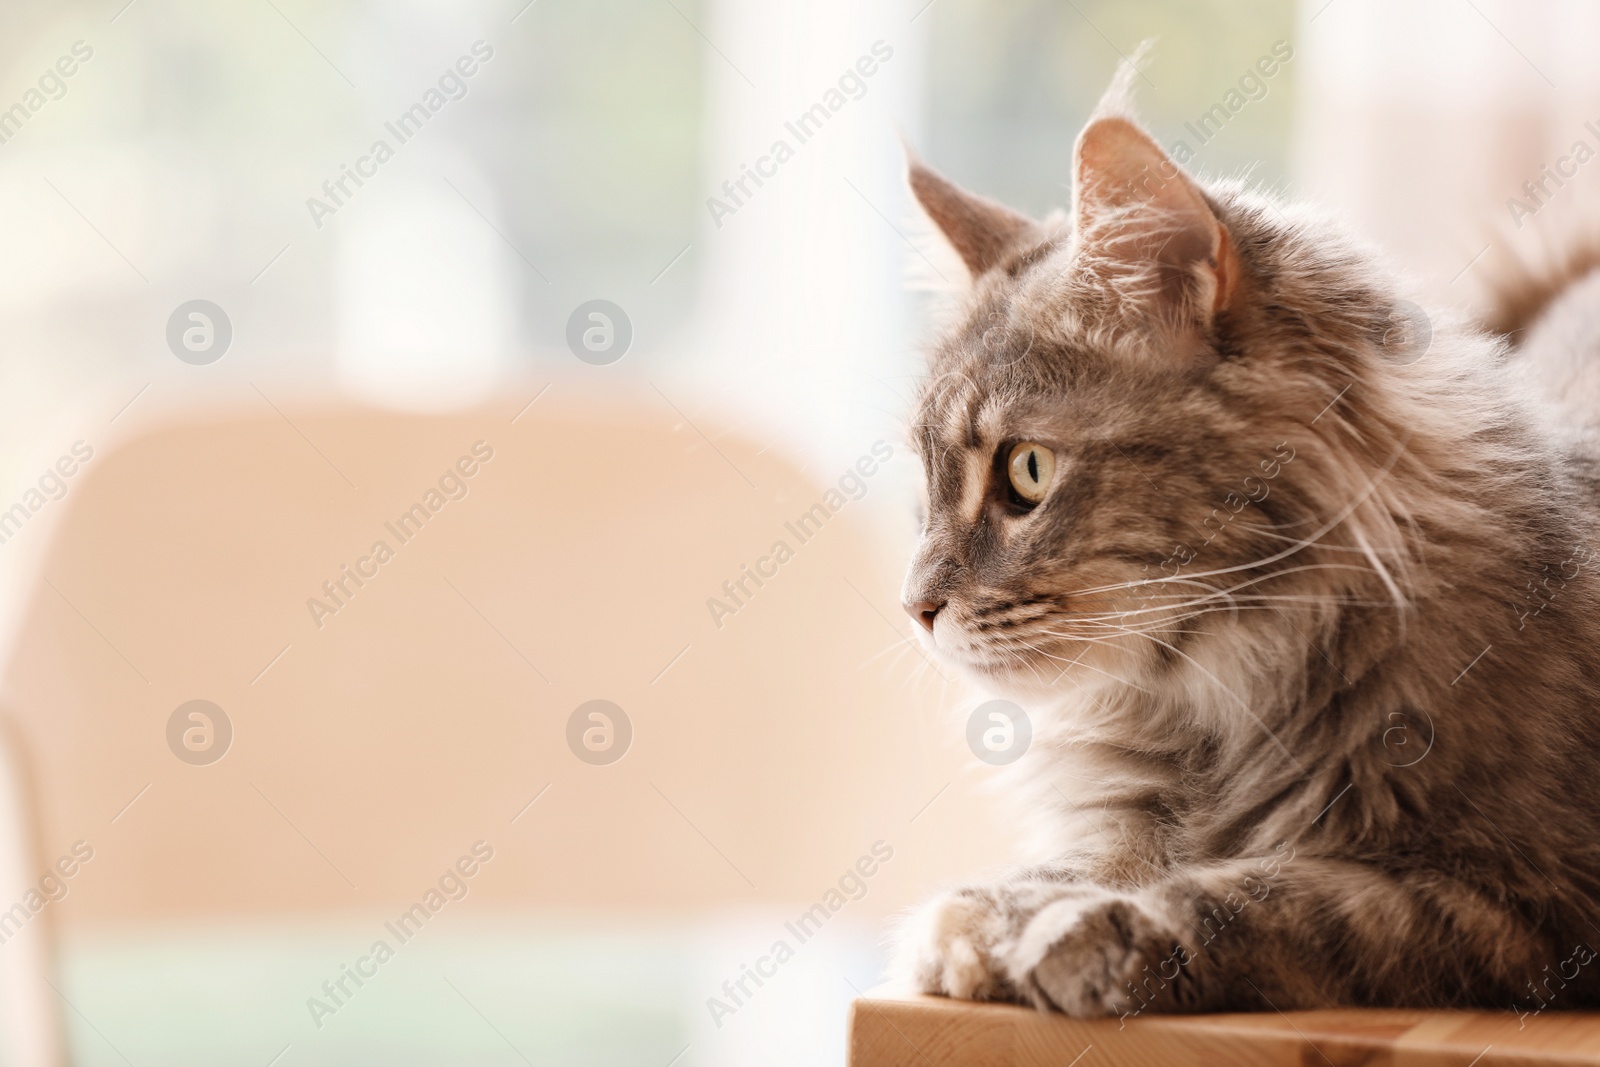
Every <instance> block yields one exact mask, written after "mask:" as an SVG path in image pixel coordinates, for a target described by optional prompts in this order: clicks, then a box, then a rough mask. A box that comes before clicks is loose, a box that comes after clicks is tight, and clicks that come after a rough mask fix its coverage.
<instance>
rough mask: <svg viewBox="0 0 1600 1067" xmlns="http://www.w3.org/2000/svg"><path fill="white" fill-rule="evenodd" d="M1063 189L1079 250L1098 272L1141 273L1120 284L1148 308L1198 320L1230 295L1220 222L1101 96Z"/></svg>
mask: <svg viewBox="0 0 1600 1067" xmlns="http://www.w3.org/2000/svg"><path fill="white" fill-rule="evenodd" d="M1119 80H1120V79H1119ZM1108 95H1109V94H1108ZM1072 194H1073V212H1074V221H1075V230H1076V235H1077V243H1078V247H1079V248H1080V249H1081V250H1082V251H1083V252H1084V253H1086V254H1087V255H1088V256H1090V257H1092V259H1093V261H1094V263H1095V265H1096V266H1097V267H1098V268H1099V269H1102V270H1105V271H1107V272H1108V273H1110V274H1112V275H1115V276H1118V277H1119V278H1120V279H1129V278H1138V279H1145V280H1147V281H1148V282H1149V283H1150V284H1146V285H1142V286H1141V285H1134V286H1131V287H1126V288H1125V289H1124V291H1126V292H1130V293H1137V294H1139V296H1140V297H1141V298H1142V299H1144V300H1145V301H1147V302H1151V303H1153V304H1154V306H1152V307H1150V308H1148V309H1147V310H1149V311H1152V312H1154V313H1156V314H1158V315H1160V316H1161V317H1162V318H1164V319H1167V320H1169V321H1170V320H1175V319H1190V320H1191V321H1193V320H1199V321H1200V323H1202V324H1207V323H1209V322H1210V321H1211V319H1212V318H1213V317H1214V316H1215V315H1216V314H1217V313H1218V312H1219V311H1222V310H1223V309H1225V308H1226V307H1228V306H1229V305H1230V303H1231V302H1232V301H1233V299H1234V298H1235V296H1236V295H1237V293H1238V287H1239V261H1238V254H1237V252H1236V250H1235V248H1234V244H1233V241H1232V239H1231V238H1230V237H1229V235H1228V230H1227V228H1226V227H1225V226H1224V225H1223V224H1222V222H1221V221H1220V220H1219V219H1218V218H1217V216H1216V214H1215V212H1213V211H1212V210H1211V206H1210V204H1208V203H1207V201H1206V198H1205V196H1204V195H1203V194H1202V193H1201V191H1200V188H1199V186H1197V185H1196V184H1195V183H1194V181H1193V180H1192V179H1190V177H1189V176H1188V175H1187V174H1185V173H1184V172H1183V170H1182V168H1180V167H1179V166H1178V164H1176V163H1174V162H1173V161H1172V159H1171V158H1170V157H1169V156H1168V155H1167V154H1166V153H1165V152H1163V151H1162V150H1161V148H1160V146H1158V145H1157V144H1156V143H1155V141H1154V140H1153V139H1151V137H1150V135H1149V134H1147V133H1145V132H1144V130H1142V129H1140V128H1139V126H1138V124H1137V123H1136V122H1134V121H1133V119H1132V118H1131V117H1129V116H1128V115H1126V114H1120V113H1117V110H1116V109H1115V108H1114V107H1108V106H1107V105H1106V104H1104V103H1103V104H1102V105H1101V108H1100V110H1099V112H1098V113H1097V116H1096V117H1095V118H1094V119H1092V120H1091V121H1090V123H1089V125H1088V126H1087V127H1085V128H1084V131H1083V133H1081V134H1080V135H1079V136H1078V143H1077V146H1076V148H1075V149H1074V150H1073V189H1072ZM1119 287H1121V286H1119Z"/></svg>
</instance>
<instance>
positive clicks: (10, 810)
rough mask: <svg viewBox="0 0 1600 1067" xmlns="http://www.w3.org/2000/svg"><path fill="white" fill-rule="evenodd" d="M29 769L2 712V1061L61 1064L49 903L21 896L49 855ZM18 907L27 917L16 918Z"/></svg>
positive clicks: (44, 1066)
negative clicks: (32, 903) (32, 904)
mask: <svg viewBox="0 0 1600 1067" xmlns="http://www.w3.org/2000/svg"><path fill="white" fill-rule="evenodd" d="M31 771H32V768H31V766H30V765H29V761H28V759H27V757H26V752H25V748H24V744H23V739H22V736H21V734H20V732H19V731H18V730H17V728H16V724H15V722H14V721H13V720H11V719H10V718H9V717H5V718H4V719H3V720H0V1063H3V1064H5V1065H6V1067H64V1065H65V1063H66V1057H65V1055H64V1054H63V1053H64V1047H63V1046H64V1044H65V1040H64V1034H63V1030H62V1013H61V996H60V994H59V993H58V992H57V991H56V988H55V985H54V984H53V983H56V981H57V980H56V978H55V963H56V944H55V930H54V921H53V920H54V916H53V915H52V914H51V912H52V907H53V905H50V904H42V905H41V907H40V910H39V911H38V913H36V914H35V913H33V912H31V911H30V910H29V908H28V905H27V903H25V902H24V897H25V895H26V894H27V893H28V892H29V890H30V889H32V890H37V888H38V885H39V880H40V878H41V877H42V876H43V875H44V874H45V873H46V872H47V871H48V870H49V864H50V862H51V861H50V860H49V859H46V858H45V857H44V853H43V852H42V843H41V841H40V835H39V820H38V792H37V790H35V789H34V782H33V779H32V775H31ZM35 899H42V898H35ZM13 905H16V906H17V907H15V908H14V907H13ZM23 912H27V914H28V918H27V919H26V920H20V919H19V918H18V916H19V915H20V914H22V913H23Z"/></svg>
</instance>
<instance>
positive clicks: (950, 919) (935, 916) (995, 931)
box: [894, 890, 1009, 1000]
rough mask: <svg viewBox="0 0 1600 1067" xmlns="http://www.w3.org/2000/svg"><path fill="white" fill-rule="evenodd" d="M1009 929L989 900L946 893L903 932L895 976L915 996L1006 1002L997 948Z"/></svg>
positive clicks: (969, 894) (923, 909)
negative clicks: (916, 994)
mask: <svg viewBox="0 0 1600 1067" xmlns="http://www.w3.org/2000/svg"><path fill="white" fill-rule="evenodd" d="M1008 925H1009V924H1008V923H1007V921H1006V917H1005V916H1004V915H1003V914H1002V913H1001V910H1000V908H999V904H998V901H996V900H994V899H993V898H991V897H989V896H987V895H981V894H978V893H975V892H972V891H970V890H969V891H958V892H954V893H946V894H944V895H943V896H940V897H937V898H936V899H934V900H933V901H931V902H930V903H928V904H926V905H924V906H923V907H922V908H921V910H919V911H918V912H917V913H916V914H915V915H913V916H912V918H911V919H910V921H909V922H907V923H906V925H905V927H903V928H902V930H901V933H900V938H899V946H898V950H897V952H896V958H895V965H894V972H895V974H896V976H897V977H898V978H899V979H900V981H901V982H903V983H905V984H907V985H909V986H910V987H911V988H912V989H914V990H916V991H917V992H918V993H933V994H937V995H940V996H946V997H956V998H958V999H961V1000H1001V999H1007V997H1006V991H1005V990H1004V989H1002V983H1003V982H1004V973H1003V971H1002V969H1001V967H1000V964H999V961H998V960H997V959H996V956H995V949H996V946H997V945H998V944H999V943H1000V942H1002V941H1004V940H1005V939H1006V937H1007V935H1008V932H1009V931H1008Z"/></svg>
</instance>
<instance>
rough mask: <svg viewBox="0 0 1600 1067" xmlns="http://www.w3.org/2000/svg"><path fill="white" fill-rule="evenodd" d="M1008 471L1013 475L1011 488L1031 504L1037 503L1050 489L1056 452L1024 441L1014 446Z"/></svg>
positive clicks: (1008, 463) (1054, 471) (1007, 467)
mask: <svg viewBox="0 0 1600 1067" xmlns="http://www.w3.org/2000/svg"><path fill="white" fill-rule="evenodd" d="M1006 472H1007V473H1008V474H1010V475H1011V488H1012V489H1014V490H1016V493H1017V495H1018V496H1020V497H1021V498H1022V499H1023V500H1026V501H1027V502H1028V503H1030V504H1037V503H1038V502H1039V501H1041V500H1043V499H1044V495H1045V493H1047V492H1049V491H1050V479H1051V478H1052V477H1054V476H1055V473H1056V454H1055V453H1054V452H1052V451H1050V450H1049V449H1048V448H1046V447H1045V446H1044V445H1039V444H1034V443H1033V442H1032V441H1023V442H1022V443H1020V444H1017V445H1014V446H1012V449H1011V457H1010V458H1009V459H1008V460H1007V461H1006Z"/></svg>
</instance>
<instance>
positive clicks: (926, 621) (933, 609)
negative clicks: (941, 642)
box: [906, 600, 944, 634]
mask: <svg viewBox="0 0 1600 1067" xmlns="http://www.w3.org/2000/svg"><path fill="white" fill-rule="evenodd" d="M943 607H944V601H942V600H941V601H940V602H939V603H937V604H935V603H934V602H933V601H931V600H913V601H911V603H909V604H907V605H906V614H907V615H910V616H911V617H912V618H913V619H916V620H917V621H918V622H920V623H921V624H922V628H923V629H924V630H927V631H928V632H929V633H930V634H931V633H933V619H934V616H936V615H938V614H939V609H940V608H943Z"/></svg>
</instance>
